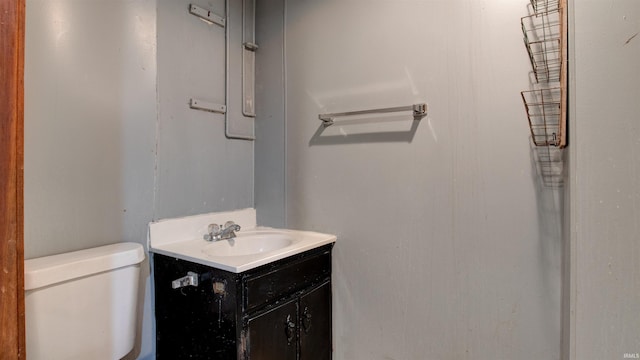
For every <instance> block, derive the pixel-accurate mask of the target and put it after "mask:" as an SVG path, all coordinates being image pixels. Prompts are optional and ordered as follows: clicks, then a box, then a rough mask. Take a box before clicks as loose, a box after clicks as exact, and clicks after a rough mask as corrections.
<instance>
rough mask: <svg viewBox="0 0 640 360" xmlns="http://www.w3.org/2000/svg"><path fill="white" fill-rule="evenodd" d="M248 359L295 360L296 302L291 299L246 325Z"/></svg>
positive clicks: (250, 320) (296, 347)
mask: <svg viewBox="0 0 640 360" xmlns="http://www.w3.org/2000/svg"><path fill="white" fill-rule="evenodd" d="M246 333H247V334H248V338H247V340H246V341H247V344H245V345H246V347H247V355H248V359H250V360H296V356H297V352H298V302H297V299H293V300H291V301H290V302H287V303H284V304H282V305H280V306H278V307H276V308H274V309H272V310H270V311H268V312H266V313H263V314H260V315H258V316H256V317H253V318H250V319H249V320H248V322H247V329H246Z"/></svg>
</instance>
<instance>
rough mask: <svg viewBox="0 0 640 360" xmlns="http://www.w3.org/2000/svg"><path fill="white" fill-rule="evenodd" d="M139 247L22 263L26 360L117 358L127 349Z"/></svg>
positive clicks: (132, 337) (131, 333)
mask: <svg viewBox="0 0 640 360" xmlns="http://www.w3.org/2000/svg"><path fill="white" fill-rule="evenodd" d="M142 260H144V250H143V249H142V246H141V245H140V244H136V243H120V244H113V245H107V246H101V247H97V248H93V249H86V250H80V251H75V252H70V253H65V254H59V255H53V256H46V257H41V258H37V259H30V260H26V261H25V276H24V282H25V309H26V342H27V359H29V360H37V359H47V360H49V359H52V360H53V359H65V360H68V359H82V360H87V359H92V360H93V359H109V360H111V359H121V358H122V357H124V356H125V355H127V354H128V353H129V352H130V351H131V350H132V349H133V345H134V342H135V334H136V310H137V297H138V278H139V272H140V263H141V262H142Z"/></svg>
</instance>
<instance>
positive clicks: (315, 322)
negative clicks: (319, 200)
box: [153, 244, 333, 360]
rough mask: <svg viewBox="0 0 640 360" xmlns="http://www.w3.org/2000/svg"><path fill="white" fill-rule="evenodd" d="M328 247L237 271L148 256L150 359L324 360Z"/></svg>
mask: <svg viewBox="0 0 640 360" xmlns="http://www.w3.org/2000/svg"><path fill="white" fill-rule="evenodd" d="M332 246H333V244H329V245H325V246H322V247H319V248H316V249H313V250H309V251H306V252H303V253H301V254H298V255H294V256H291V257H288V258H285V259H282V260H279V261H276V262H273V263H270V264H267V265H263V266H260V267H257V268H254V269H251V270H248V271H245V272H242V273H233V272H229V271H225V270H220V269H216V268H212V267H209V266H206V265H202V264H197V263H193V262H190V261H186V260H183V259H178V258H175V257H171V256H166V255H161V254H153V271H154V289H155V314H156V337H157V339H156V357H157V358H158V359H172V360H173V359H225V360H228V359H243V360H272V359H273V360H287V359H292V360H305V359H311V360H325V359H326V360H328V359H331V354H332V343H331V248H332ZM189 273H191V274H192V276H194V275H193V274H197V275H195V276H196V277H197V283H198V284H197V286H194V285H186V286H182V287H178V288H173V286H172V283H173V281H174V280H176V279H179V278H183V277H185V276H187V275H188V274H189Z"/></svg>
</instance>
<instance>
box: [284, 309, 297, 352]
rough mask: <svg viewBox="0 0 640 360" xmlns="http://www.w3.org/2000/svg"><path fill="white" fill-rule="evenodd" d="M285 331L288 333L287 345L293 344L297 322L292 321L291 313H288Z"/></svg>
mask: <svg viewBox="0 0 640 360" xmlns="http://www.w3.org/2000/svg"><path fill="white" fill-rule="evenodd" d="M284 332H285V334H286V335H287V345H291V342H292V341H293V338H294V337H295V336H296V323H294V322H293V321H291V315H287V320H286V321H285V326H284Z"/></svg>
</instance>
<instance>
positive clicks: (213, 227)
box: [203, 224, 220, 241]
mask: <svg viewBox="0 0 640 360" xmlns="http://www.w3.org/2000/svg"><path fill="white" fill-rule="evenodd" d="M207 230H208V231H209V232H208V233H206V234H204V236H203V238H204V239H205V240H207V241H213V239H214V236H215V235H214V234H217V233H219V232H220V225H218V224H209V227H208V228H207Z"/></svg>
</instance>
